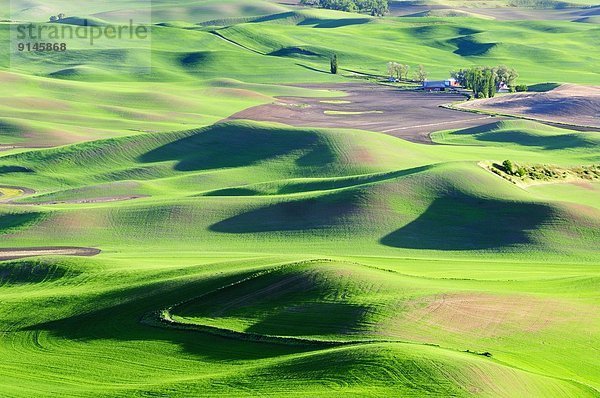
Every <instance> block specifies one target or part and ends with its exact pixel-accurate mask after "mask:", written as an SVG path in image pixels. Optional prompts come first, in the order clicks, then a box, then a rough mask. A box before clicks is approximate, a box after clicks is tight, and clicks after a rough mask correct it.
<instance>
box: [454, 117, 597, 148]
mask: <svg viewBox="0 0 600 398" xmlns="http://www.w3.org/2000/svg"><path fill="white" fill-rule="evenodd" d="M502 123H503V122H496V123H490V124H486V125H483V126H476V127H471V128H467V129H462V130H457V131H454V132H452V135H454V136H472V137H473V138H474V139H475V140H477V141H481V142H498V143H513V144H517V145H523V146H531V147H540V148H543V149H546V150H560V149H569V148H593V147H596V146H597V145H598V143H597V142H596V141H595V140H594V137H591V136H589V135H588V137H586V136H585V135H584V134H581V133H571V134H569V133H565V134H558V135H537V134H534V133H528V132H527V131H526V130H525V131H522V130H519V129H516V128H515V129H504V128H503V127H502ZM540 127H541V128H543V126H542V125H540Z"/></svg>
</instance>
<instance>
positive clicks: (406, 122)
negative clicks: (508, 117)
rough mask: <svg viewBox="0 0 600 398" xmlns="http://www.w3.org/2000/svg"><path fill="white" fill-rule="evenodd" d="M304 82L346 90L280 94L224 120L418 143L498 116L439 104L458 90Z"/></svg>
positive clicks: (451, 99) (454, 97) (455, 98)
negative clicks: (331, 96)
mask: <svg viewBox="0 0 600 398" xmlns="http://www.w3.org/2000/svg"><path fill="white" fill-rule="evenodd" d="M305 87H309V88H313V89H321V90H333V91H343V92H344V93H346V94H347V95H346V96H345V97H340V99H339V101H334V100H325V101H324V100H323V99H322V98H306V97H280V98H278V100H277V102H275V103H271V104H266V105H260V106H255V107H252V108H248V109H246V110H243V111H241V112H238V113H236V114H235V115H233V116H231V117H229V118H228V119H227V120H232V119H245V120H256V121H265V122H277V123H282V124H287V125H291V126H299V127H331V128H347V129H360V130H367V131H376V132H380V133H385V134H388V135H392V136H394V137H398V138H402V139H405V140H407V141H411V142H417V143H422V144H433V142H432V141H431V138H430V136H429V135H430V134H431V133H432V132H434V131H439V130H446V129H460V128H469V127H475V126H479V125H482V124H485V123H491V122H494V121H498V120H500V118H495V117H490V116H484V115H474V114H469V113H464V112H457V111H454V110H451V109H446V108H442V107H440V106H441V105H444V104H448V103H451V102H455V101H459V100H461V99H462V98H463V97H462V96H460V95H457V94H449V93H424V92H416V91H406V90H399V89H397V88H394V87H389V86H382V85H376V84H364V83H360V84H358V83H347V84H337V85H335V84H330V85H307V86H305Z"/></svg>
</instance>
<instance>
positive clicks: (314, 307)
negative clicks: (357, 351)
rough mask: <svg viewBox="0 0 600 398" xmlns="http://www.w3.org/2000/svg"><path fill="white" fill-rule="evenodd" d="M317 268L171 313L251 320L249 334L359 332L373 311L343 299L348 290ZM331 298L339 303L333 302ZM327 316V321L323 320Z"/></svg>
mask: <svg viewBox="0 0 600 398" xmlns="http://www.w3.org/2000/svg"><path fill="white" fill-rule="evenodd" d="M321 272H322V270H321V269H320V268H319V266H317V267H314V268H313V267H312V266H310V265H308V266H295V267H293V268H287V269H283V270H277V271H274V272H271V273H269V274H265V275H262V276H259V277H257V278H253V279H250V280H247V281H244V282H242V283H240V284H237V285H234V286H229V287H226V288H224V289H221V290H218V291H215V292H212V293H210V294H207V295H205V296H202V297H199V298H198V299H196V300H193V301H190V302H188V303H186V304H184V305H182V306H179V307H176V308H174V309H173V313H174V314H175V315H179V316H183V317H188V318H190V317H191V318H194V317H196V318H198V317H200V318H203V317H210V318H212V319H219V318H226V319H231V318H237V319H244V320H251V321H250V323H251V325H250V326H249V327H248V328H247V329H246V330H245V332H247V333H251V334H260V335H271V336H315V335H340V334H351V333H357V332H359V331H361V330H362V329H361V326H362V325H364V324H365V316H366V315H367V314H368V313H369V311H370V308H369V307H368V306H364V305H358V304H354V303H349V302H347V301H346V300H345V299H344V297H345V296H344V294H343V292H344V289H345V287H346V286H345V285H344V284H338V279H337V278H331V275H330V274H328V273H321ZM331 297H338V299H336V301H332V300H331ZM323 314H327V316H323Z"/></svg>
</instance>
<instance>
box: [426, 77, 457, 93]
mask: <svg viewBox="0 0 600 398" xmlns="http://www.w3.org/2000/svg"><path fill="white" fill-rule="evenodd" d="M459 87H460V85H459V84H458V83H457V82H456V80H455V79H446V80H425V81H424V82H423V90H425V91H446V90H451V89H456V88H459Z"/></svg>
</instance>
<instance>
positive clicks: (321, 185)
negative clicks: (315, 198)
mask: <svg viewBox="0 0 600 398" xmlns="http://www.w3.org/2000/svg"><path fill="white" fill-rule="evenodd" d="M431 167H432V166H430V165H428V166H421V167H414V168H412V169H404V170H398V171H392V172H389V173H378V174H369V175H361V176H351V177H346V178H333V179H322V180H317V181H301V182H292V181H286V182H285V184H283V185H281V186H280V187H279V188H278V189H277V190H276V192H274V193H275V194H277V195H288V194H293V193H302V192H314V191H329V190H334V189H341V188H350V187H355V186H359V185H363V184H373V183H378V182H384V181H387V180H391V179H394V178H398V177H403V176H408V175H411V174H417V173H421V172H423V171H426V170H429V169H431ZM256 195H269V193H267V192H264V191H261V186H260V184H259V185H256V186H243V187H231V188H224V189H217V190H214V191H210V192H207V193H204V194H202V196H256Z"/></svg>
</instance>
